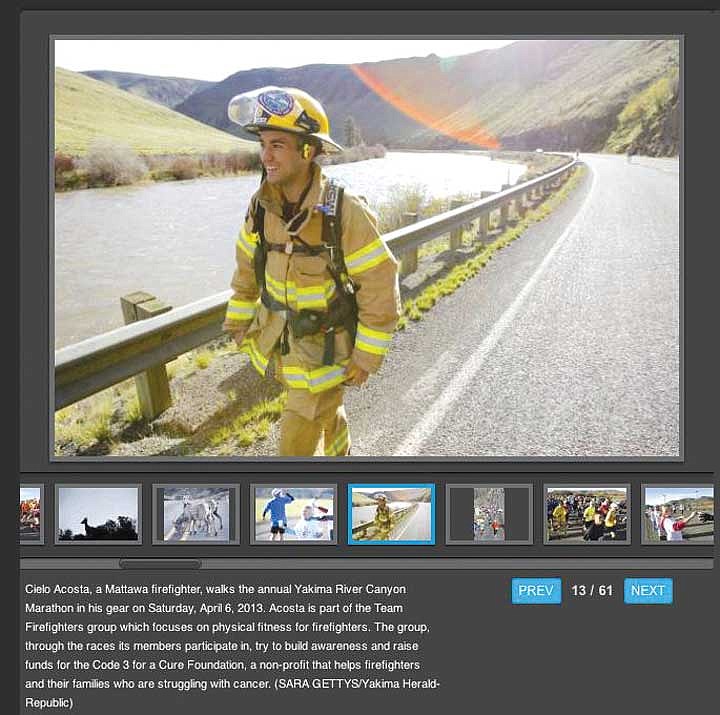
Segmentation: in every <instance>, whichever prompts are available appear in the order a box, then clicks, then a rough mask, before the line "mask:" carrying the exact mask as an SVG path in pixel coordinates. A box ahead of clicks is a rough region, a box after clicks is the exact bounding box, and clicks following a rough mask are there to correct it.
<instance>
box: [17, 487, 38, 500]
mask: <svg viewBox="0 0 720 715" xmlns="http://www.w3.org/2000/svg"><path fill="white" fill-rule="evenodd" d="M39 498H40V487H25V488H22V487H21V488H20V501H26V500H28V499H39Z"/></svg>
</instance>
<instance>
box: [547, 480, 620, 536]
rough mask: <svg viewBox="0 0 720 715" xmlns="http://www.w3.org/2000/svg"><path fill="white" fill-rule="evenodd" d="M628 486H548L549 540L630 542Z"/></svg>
mask: <svg viewBox="0 0 720 715" xmlns="http://www.w3.org/2000/svg"><path fill="white" fill-rule="evenodd" d="M628 525H629V502H628V488H627V487H626V486H606V487H546V490H545V541H546V543H549V542H562V543H564V544H585V543H598V542H601V543H604V544H608V543H625V544H627V543H629V539H628Z"/></svg>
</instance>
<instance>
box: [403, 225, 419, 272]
mask: <svg viewBox="0 0 720 715" xmlns="http://www.w3.org/2000/svg"><path fill="white" fill-rule="evenodd" d="M417 219H418V215H417V214H416V213H412V212H410V211H407V212H406V213H405V214H404V215H403V226H409V225H410V224H411V223H415V222H416V221H417ZM417 267H418V248H417V246H415V247H414V248H410V249H408V250H407V251H405V252H404V253H402V254H401V256H400V275H401V276H409V275H410V274H411V273H415V271H416V270H417Z"/></svg>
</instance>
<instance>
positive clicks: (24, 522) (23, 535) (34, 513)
mask: <svg viewBox="0 0 720 715" xmlns="http://www.w3.org/2000/svg"><path fill="white" fill-rule="evenodd" d="M41 503H42V487H39V486H38V487H20V543H36V544H38V543H41V542H42V512H41V508H42V507H41Z"/></svg>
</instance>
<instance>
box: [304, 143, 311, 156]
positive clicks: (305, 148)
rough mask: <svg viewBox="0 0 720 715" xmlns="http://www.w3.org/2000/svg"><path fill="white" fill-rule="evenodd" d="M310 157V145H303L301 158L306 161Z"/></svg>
mask: <svg viewBox="0 0 720 715" xmlns="http://www.w3.org/2000/svg"><path fill="white" fill-rule="evenodd" d="M309 157H310V145H309V144H303V147H302V158H303V159H308V158H309Z"/></svg>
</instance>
